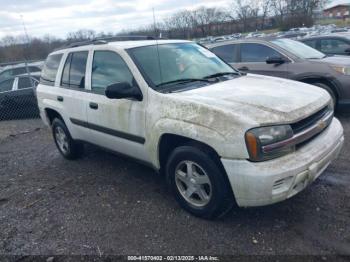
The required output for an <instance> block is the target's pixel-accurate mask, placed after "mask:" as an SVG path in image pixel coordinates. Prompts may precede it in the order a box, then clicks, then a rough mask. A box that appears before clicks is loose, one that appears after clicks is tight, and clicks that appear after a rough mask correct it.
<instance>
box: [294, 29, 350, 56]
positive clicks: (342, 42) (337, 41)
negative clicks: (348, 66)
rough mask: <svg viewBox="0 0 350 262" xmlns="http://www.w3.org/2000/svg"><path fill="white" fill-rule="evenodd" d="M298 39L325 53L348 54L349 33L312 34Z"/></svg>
mask: <svg viewBox="0 0 350 262" xmlns="http://www.w3.org/2000/svg"><path fill="white" fill-rule="evenodd" d="M299 41H301V42H303V43H304V44H307V45H308V46H311V47H312V48H315V49H317V50H319V51H321V52H322V53H325V54H327V55H350V33H347V34H340V33H338V34H328V35H320V36H313V37H307V38H303V39H300V40H299Z"/></svg>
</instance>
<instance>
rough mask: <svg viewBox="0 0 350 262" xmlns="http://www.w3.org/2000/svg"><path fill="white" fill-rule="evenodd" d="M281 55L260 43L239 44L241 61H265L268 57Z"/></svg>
mask: <svg viewBox="0 0 350 262" xmlns="http://www.w3.org/2000/svg"><path fill="white" fill-rule="evenodd" d="M276 56H277V57H281V56H282V55H281V54H280V53H278V52H277V51H275V50H273V49H272V48H270V47H268V46H265V45H261V44H241V61H242V62H265V61H266V59H267V58H268V57H276Z"/></svg>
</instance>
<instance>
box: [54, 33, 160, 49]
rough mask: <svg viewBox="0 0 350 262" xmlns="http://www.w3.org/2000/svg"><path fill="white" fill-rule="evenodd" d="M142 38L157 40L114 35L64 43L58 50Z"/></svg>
mask: <svg viewBox="0 0 350 262" xmlns="http://www.w3.org/2000/svg"><path fill="white" fill-rule="evenodd" d="M140 40H156V38H155V37H153V36H136V35H135V36H113V37H98V38H94V39H91V40H87V41H81V42H74V43H70V44H67V45H64V46H62V47H60V48H58V49H56V50H60V49H66V48H72V47H79V46H85V45H103V44H107V43H109V42H117V41H118V42H119V41H140Z"/></svg>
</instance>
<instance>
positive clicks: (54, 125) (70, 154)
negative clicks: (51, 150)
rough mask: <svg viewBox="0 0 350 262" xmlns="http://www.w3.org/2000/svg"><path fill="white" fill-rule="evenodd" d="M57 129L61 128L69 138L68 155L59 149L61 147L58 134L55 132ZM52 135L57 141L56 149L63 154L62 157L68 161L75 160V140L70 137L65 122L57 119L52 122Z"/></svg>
mask: <svg viewBox="0 0 350 262" xmlns="http://www.w3.org/2000/svg"><path fill="white" fill-rule="evenodd" d="M57 127H60V128H61V129H62V130H63V132H64V133H65V134H66V136H67V139H68V150H67V153H64V152H63V151H62V150H61V149H60V147H59V145H58V143H57V139H56V134H55V131H56V128H57ZM52 135H53V137H54V141H55V144H56V147H57V149H58V150H59V152H60V153H61V155H62V156H64V157H65V158H67V159H73V158H74V157H75V155H74V154H73V152H72V149H73V148H74V141H73V139H72V137H71V135H70V133H69V131H68V128H67V127H66V125H65V124H64V122H63V121H62V120H61V119H58V118H56V119H54V120H53V121H52Z"/></svg>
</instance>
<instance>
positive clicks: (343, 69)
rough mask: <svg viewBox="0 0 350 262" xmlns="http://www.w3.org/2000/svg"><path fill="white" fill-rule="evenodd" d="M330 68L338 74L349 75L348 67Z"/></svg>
mask: <svg viewBox="0 0 350 262" xmlns="http://www.w3.org/2000/svg"><path fill="white" fill-rule="evenodd" d="M332 68H333V69H334V70H335V71H337V72H338V73H340V74H343V75H347V76H348V75H350V67H346V66H335V65H332Z"/></svg>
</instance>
